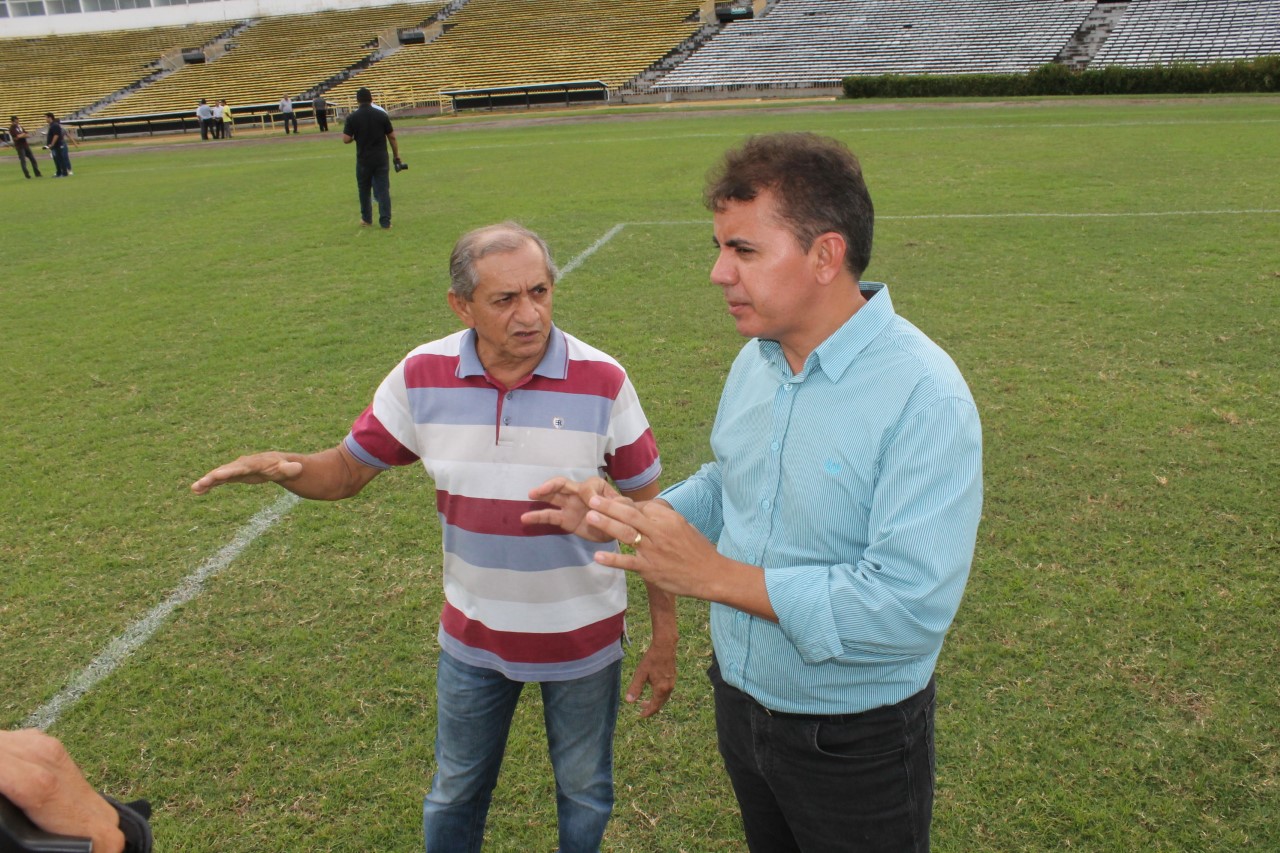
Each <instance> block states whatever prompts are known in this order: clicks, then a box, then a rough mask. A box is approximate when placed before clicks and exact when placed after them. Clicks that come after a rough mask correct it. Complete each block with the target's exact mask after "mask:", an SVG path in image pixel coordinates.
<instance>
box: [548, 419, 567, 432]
mask: <svg viewBox="0 0 1280 853" xmlns="http://www.w3.org/2000/svg"><path fill="white" fill-rule="evenodd" d="M551 425H552V426H553V427H555V428H556V429H564V418H552V419H551Z"/></svg>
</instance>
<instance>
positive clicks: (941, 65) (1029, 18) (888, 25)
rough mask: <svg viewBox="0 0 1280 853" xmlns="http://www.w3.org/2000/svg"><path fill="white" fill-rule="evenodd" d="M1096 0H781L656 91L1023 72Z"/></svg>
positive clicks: (730, 31) (718, 39)
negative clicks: (882, 76) (837, 0)
mask: <svg viewBox="0 0 1280 853" xmlns="http://www.w3.org/2000/svg"><path fill="white" fill-rule="evenodd" d="M1094 5H1095V3H1094V2H1093V0H1063V2H1045V0H849V2H841V3H831V2H826V0H777V2H776V3H775V4H773V5H772V6H771V7H770V8H769V9H768V11H767V12H766V14H765V15H764V16H762V17H759V18H755V19H753V20H747V21H738V22H735V23H731V24H729V25H727V26H726V27H725V28H724V29H723V31H722V32H721V33H719V34H718V35H716V36H714V37H713V38H712V39H711V40H710V41H709V42H708V43H707V44H706V45H705V46H703V47H702V48H701V49H699V50H698V51H696V52H695V53H694V54H693V55H692V56H690V57H689V58H688V59H687V60H685V61H684V62H682V63H681V64H680V65H679V66H678V67H677V68H675V69H674V70H673V71H672V72H670V73H669V74H667V75H666V76H664V77H663V78H662V79H661V80H659V81H658V82H656V83H655V84H654V88H655V89H656V90H659V91H680V90H700V89H708V88H742V87H792V88H822V87H833V86H838V85H839V84H840V81H841V80H842V79H843V78H844V77H847V76H850V75H855V74H966V73H979V72H988V73H992V72H994V73H1001V72H1004V73H1011V72H1025V71H1030V70H1032V69H1034V68H1037V67H1039V66H1041V65H1044V64H1046V63H1049V62H1052V61H1053V59H1054V57H1055V56H1056V55H1057V54H1058V52H1059V51H1060V50H1061V49H1062V47H1063V45H1065V44H1066V43H1067V41H1068V40H1069V39H1070V38H1071V36H1072V35H1073V34H1074V33H1075V31H1076V30H1077V29H1078V28H1079V27H1080V25H1081V24H1082V23H1083V21H1084V20H1085V18H1086V17H1087V16H1088V14H1089V12H1090V10H1091V9H1093V7H1094Z"/></svg>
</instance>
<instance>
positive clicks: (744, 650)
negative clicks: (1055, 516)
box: [525, 134, 982, 853]
mask: <svg viewBox="0 0 1280 853" xmlns="http://www.w3.org/2000/svg"><path fill="white" fill-rule="evenodd" d="M706 200H707V205H708V207H709V208H710V209H711V210H712V212H713V214H714V230H715V241H716V245H717V246H718V247H719V254H718V257H717V260H716V263H715V266H714V267H713V268H712V271H711V280H712V281H713V282H714V283H715V284H717V285H719V286H720V288H721V289H722V290H723V292H724V296H725V301H726V303H727V308H728V312H729V314H730V315H731V316H732V317H733V319H734V322H735V324H736V326H737V329H738V332H739V333H740V334H742V335H744V336H746V337H748V338H751V340H750V341H749V342H748V343H747V344H746V346H745V347H743V349H742V351H741V352H740V353H739V354H738V357H737V358H736V359H735V361H734V364H733V367H732V369H731V371H730V373H729V377H728V379H727V380H726V382H725V387H724V392H723V395H722V396H721V400H720V409H719V411H718V413H717V415H716V421H715V425H714V426H713V428H712V433H711V448H712V451H713V452H714V455H715V461H714V462H711V463H709V464H707V465H705V466H703V468H702V469H701V470H700V471H699V472H698V473H696V474H695V475H694V476H692V477H690V478H689V479H687V480H685V481H684V482H682V483H679V484H677V485H675V486H673V487H671V488H669V489H667V490H666V491H665V492H663V493H662V494H661V495H660V496H659V497H658V499H656V500H653V501H649V502H647V503H643V504H632V503H631V502H629V501H626V500H625V499H619V498H618V497H616V496H615V495H614V494H613V493H612V491H611V490H610V489H609V488H608V487H607V485H605V484H604V483H603V481H594V480H593V481H589V482H586V483H569V482H565V481H563V480H553V481H551V482H549V483H547V484H545V485H544V486H543V487H541V488H540V489H538V490H535V493H533V494H531V497H534V498H535V499H541V500H545V501H547V502H549V503H551V504H553V505H554V506H555V507H556V508H555V509H549V510H542V511H540V512H534V513H529V514H528V515H527V516H526V518H525V520H526V522H540V523H547V522H549V523H556V524H560V525H561V526H562V527H564V528H565V529H570V530H574V531H576V532H578V533H579V535H583V536H586V537H587V538H592V539H597V540H602V539H606V538H617V539H619V540H620V541H622V542H626V543H628V544H631V545H632V546H633V549H634V553H633V554H613V553H609V554H604V553H603V552H602V553H601V554H598V555H597V556H596V559H597V560H598V561H599V562H601V563H603V564H605V565H610V566H614V567H616V568H620V569H626V570H629V571H635V572H637V573H639V574H640V575H641V576H642V577H643V578H644V579H645V580H646V581H648V582H651V583H654V584H656V585H657V586H659V587H661V588H663V589H665V590H667V591H670V592H674V593H676V594H678V595H687V596H693V597H696V598H702V599H705V600H707V601H710V602H711V603H712V604H711V634H712V641H713V644H714V647H715V660H714V663H713V664H712V666H711V669H710V672H709V674H710V677H711V680H712V683H713V685H714V687H715V696H716V728H717V735H718V740H719V746H720V752H721V755H722V756H723V757H724V760H725V766H726V769H727V770H728V772H729V776H730V779H731V780H732V782H733V786H734V792H735V794H736V795H737V798H738V803H739V807H740V809H741V811H742V818H743V824H744V828H745V832H746V836H747V842H748V844H749V846H750V848H751V850H753V851H756V853H763V851H768V853H775V851H804V852H805V853H814V851H837V850H858V851H864V850H883V851H895V853H896V852H897V851H905V850H927V849H928V848H929V825H930V822H931V818H932V804H933V777H934V766H933V755H934V751H933V715H934V704H935V703H934V679H933V672H934V666H935V664H936V662H937V658H938V653H939V651H940V650H941V647H942V640H943V637H944V635H945V633H946V631H947V628H948V627H949V626H950V624H951V620H952V618H953V617H954V616H955V613H956V609H957V608H958V607H959V604H960V598H961V595H962V593H963V591H964V585H965V581H966V579H967V577H968V573H969V566H970V563H971V561H972V558H973V548H974V542H975V539H976V535H977V527H978V520H979V516H980V514H981V508H982V436H981V426H980V423H979V420H978V414H977V410H976V408H975V406H974V402H973V397H972V395H971V394H970V393H969V389H968V387H967V385H966V384H965V382H964V379H963V378H962V377H961V375H960V372H959V370H958V369H957V368H956V366H955V364H954V363H953V362H952V361H951V359H950V358H949V357H948V356H947V355H946V353H944V352H943V351H942V350H941V349H940V348H939V347H938V346H937V345H936V344H934V343H933V342H932V341H930V340H929V339H928V338H927V337H925V335H924V334H923V333H922V332H920V330H918V329H917V328H915V326H913V325H911V324H910V323H909V322H907V321H906V320H905V319H903V318H901V317H899V316H898V315H897V314H896V313H895V312H894V308H893V303H892V301H891V300H890V298H889V292H888V290H887V289H886V288H885V287H884V286H883V285H879V284H871V283H862V282H861V277H862V273H863V271H864V270H865V269H866V266H867V264H868V263H869V261H870V255H871V237H872V230H873V221H874V213H873V208H872V204H871V198H870V195H869V193H868V192H867V189H866V185H865V183H864V181H863V178H862V173H861V167H860V166H859V164H858V162H857V160H856V158H854V156H853V155H852V154H851V153H850V152H849V150H848V149H847V148H845V147H844V146H843V145H842V144H840V143H838V142H835V141H834V140H830V139H824V138H821V137H817V136H814V135H812V134H774V135H768V136H760V137H754V138H752V139H750V140H748V141H747V143H746V144H745V145H743V146H742V147H741V148H739V149H736V150H734V151H730V152H729V153H728V154H727V155H726V157H725V159H724V162H723V163H722V164H721V167H720V169H719V171H718V172H717V173H716V174H714V175H713V176H712V179H711V181H710V183H709V185H708V188H707V192H706ZM713 543H714V544H713Z"/></svg>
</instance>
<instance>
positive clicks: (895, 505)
mask: <svg viewBox="0 0 1280 853" xmlns="http://www.w3.org/2000/svg"><path fill="white" fill-rule="evenodd" d="M862 288H863V294H864V295H865V296H870V297H871V298H870V300H869V301H868V302H867V303H866V304H865V305H864V306H862V308H861V309H859V310H858V312H857V313H856V314H854V316H853V317H852V318H850V319H849V321H848V322H846V323H845V324H844V325H843V326H842V327H841V328H840V329H839V330H838V331H837V332H836V333H835V334H833V335H832V336H831V337H829V338H827V340H825V341H824V342H823V343H822V344H821V345H820V346H819V347H818V348H817V349H815V350H814V351H813V352H812V353H810V355H809V358H808V359H807V360H806V361H805V363H804V367H803V369H802V370H801V371H800V372H799V373H796V374H793V373H792V372H791V369H790V367H789V366H788V364H787V361H786V359H785V358H784V357H783V354H782V349H781V347H780V346H779V345H778V343H777V342H776V341H769V340H752V341H750V342H749V343H748V344H747V345H746V346H745V347H743V349H742V351H741V352H740V353H739V354H738V357H737V358H736V359H735V360H734V363H733V368H732V370H731V371H730V373H729V377H728V379H727V380H726V382H725V387H724V391H723V394H722V395H721V398H720V408H719V411H718V412H717V414H716V421H715V425H714V426H713V427H712V430H711V448H712V451H713V452H714V454H715V461H714V462H711V463H709V464H707V465H704V466H703V467H702V469H701V470H700V471H699V472H698V473H697V474H695V475H694V476H692V477H690V478H689V479H688V480H685V481H684V482H682V483H678V484H676V485H675V486H672V487H671V488H669V489H667V490H666V491H664V492H663V493H662V495H661V497H662V498H663V499H664V500H666V501H667V502H668V503H670V504H671V505H672V506H673V507H674V508H675V509H676V510H677V511H679V512H680V513H681V514H682V515H683V516H684V517H685V518H686V519H688V520H689V522H690V523H692V524H693V525H694V526H695V527H697V528H698V529H699V530H700V531H702V533H703V534H704V535H705V536H706V537H707V538H708V539H710V540H711V541H712V542H716V543H717V547H718V550H719V551H720V553H721V554H723V555H725V556H726V557H730V558H732V559H734V560H739V561H741V562H744V563H749V564H751V565H755V566H763V567H764V570H765V585H766V588H767V590H768V594H769V601H770V603H771V604H772V605H773V608H774V610H775V611H776V613H777V615H778V622H777V624H775V623H773V622H770V621H768V620H765V619H759V618H756V617H753V616H750V615H748V614H746V613H743V612H741V611H739V610H735V609H733V608H731V607H728V606H726V605H723V604H716V603H713V604H712V605H711V637H712V642H713V644H714V646H715V651H716V657H717V660H718V661H719V664H720V670H721V673H722V674H723V676H724V679H725V681H727V682H728V683H730V684H732V685H733V686H735V687H737V688H739V689H741V690H743V691H745V692H747V693H749V694H751V696H753V697H754V698H755V699H756V701H758V702H760V703H761V704H762V705H764V706H765V707H768V708H771V709H773V710H775V711H784V712H790V713H803V714H847V713H856V712H859V711H864V710H867V709H869V708H875V707H879V706H881V705H889V704H893V703H896V702H900V701H901V700H903V699H905V698H907V697H908V696H911V695H912V694H914V693H916V692H918V691H920V690H921V689H923V688H924V687H925V686H926V685H927V684H928V682H929V679H930V677H931V676H932V674H933V669H934V665H935V663H936V662H937V659H938V652H939V651H940V650H941V648H942V640H943V636H944V635H945V633H946V631H947V628H948V626H950V624H951V620H952V619H953V617H954V616H955V613H956V609H957V608H958V607H959V605H960V597H961V595H962V594H963V592H964V585H965V581H966V580H967V579H968V576H969V565H970V563H971V561H972V559H973V548H974V541H975V539H976V537H977V528H978V519H979V517H980V515H981V511H982V429H981V424H980V423H979V420H978V412H977V409H976V407H975V406H974V402H973V396H972V395H971V394H970V393H969V388H968V386H967V385H966V384H965V381H964V378H963V377H962V376H961V375H960V371H959V370H958V369H957V368H956V366H955V363H954V362H953V361H952V360H951V359H950V357H948V356H947V354H946V353H945V352H943V351H942V349H941V348H939V347H938V346H937V345H936V344H934V343H933V342H932V341H931V340H929V339H928V338H927V337H925V335H924V334H923V333H922V332H921V331H920V330H919V329H917V328H916V327H915V326H913V325H911V323H909V322H907V321H906V320H905V319H903V318H901V317H899V316H898V315H897V314H896V313H895V312H894V310H893V302H892V301H891V300H890V299H889V291H888V290H887V289H886V288H885V287H884V285H882V284H874V283H869V282H864V283H863V284H862Z"/></svg>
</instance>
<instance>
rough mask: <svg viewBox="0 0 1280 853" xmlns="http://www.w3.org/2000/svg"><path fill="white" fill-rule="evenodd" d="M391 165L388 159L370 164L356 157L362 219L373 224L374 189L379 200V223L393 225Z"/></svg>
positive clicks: (387, 226)
mask: <svg viewBox="0 0 1280 853" xmlns="http://www.w3.org/2000/svg"><path fill="white" fill-rule="evenodd" d="M390 173H391V167H390V166H389V165H387V163H386V161H383V162H382V163H380V164H378V165H370V164H368V163H364V162H361V160H360V159H359V158H356V187H357V189H359V190H360V221H361V222H367V223H369V224H373V204H372V202H371V201H370V199H369V194H370V192H371V191H372V193H373V196H374V198H376V199H377V200H378V224H379V225H381V226H382V227H383V228H390V227H391V177H390Z"/></svg>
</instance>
